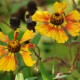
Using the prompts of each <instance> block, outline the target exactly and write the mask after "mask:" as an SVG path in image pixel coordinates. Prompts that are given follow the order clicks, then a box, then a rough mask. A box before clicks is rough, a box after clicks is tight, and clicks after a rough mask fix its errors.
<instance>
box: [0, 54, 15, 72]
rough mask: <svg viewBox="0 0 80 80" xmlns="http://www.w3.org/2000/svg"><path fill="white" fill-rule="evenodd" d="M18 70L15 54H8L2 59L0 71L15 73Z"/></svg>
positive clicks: (0, 60)
mask: <svg viewBox="0 0 80 80" xmlns="http://www.w3.org/2000/svg"><path fill="white" fill-rule="evenodd" d="M15 69H16V62H15V57H14V53H8V55H6V56H5V57H2V58H1V59H0V70H2V71H8V72H9V71H14V70H15Z"/></svg>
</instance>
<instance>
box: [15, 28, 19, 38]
mask: <svg viewBox="0 0 80 80" xmlns="http://www.w3.org/2000/svg"><path fill="white" fill-rule="evenodd" d="M18 34H19V29H17V30H15V31H14V39H16V38H17V37H18Z"/></svg>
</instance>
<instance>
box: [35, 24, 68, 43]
mask: <svg viewBox="0 0 80 80" xmlns="http://www.w3.org/2000/svg"><path fill="white" fill-rule="evenodd" d="M36 30H37V31H38V32H40V33H41V34H42V35H44V36H48V37H51V38H53V39H55V40H56V41H57V42H58V43H64V42H65V41H67V40H68V37H67V35H66V33H65V32H64V30H63V29H62V28H61V27H58V28H57V27H55V26H53V25H51V24H45V25H41V26H36Z"/></svg>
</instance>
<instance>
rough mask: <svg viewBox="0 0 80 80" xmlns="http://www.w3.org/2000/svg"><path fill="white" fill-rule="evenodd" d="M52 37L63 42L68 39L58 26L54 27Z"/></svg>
mask: <svg viewBox="0 0 80 80" xmlns="http://www.w3.org/2000/svg"><path fill="white" fill-rule="evenodd" d="M54 38H55V40H56V41H57V42H58V43H65V41H67V40H68V36H67V35H66V33H65V32H64V30H63V29H62V28H61V27H60V26H59V27H58V28H57V27H56V28H55V30H54Z"/></svg>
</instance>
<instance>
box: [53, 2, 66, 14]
mask: <svg viewBox="0 0 80 80" xmlns="http://www.w3.org/2000/svg"><path fill="white" fill-rule="evenodd" d="M65 8H66V3H65V2H62V3H59V2H55V4H54V10H55V12H58V13H62V12H64V9H65Z"/></svg>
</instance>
